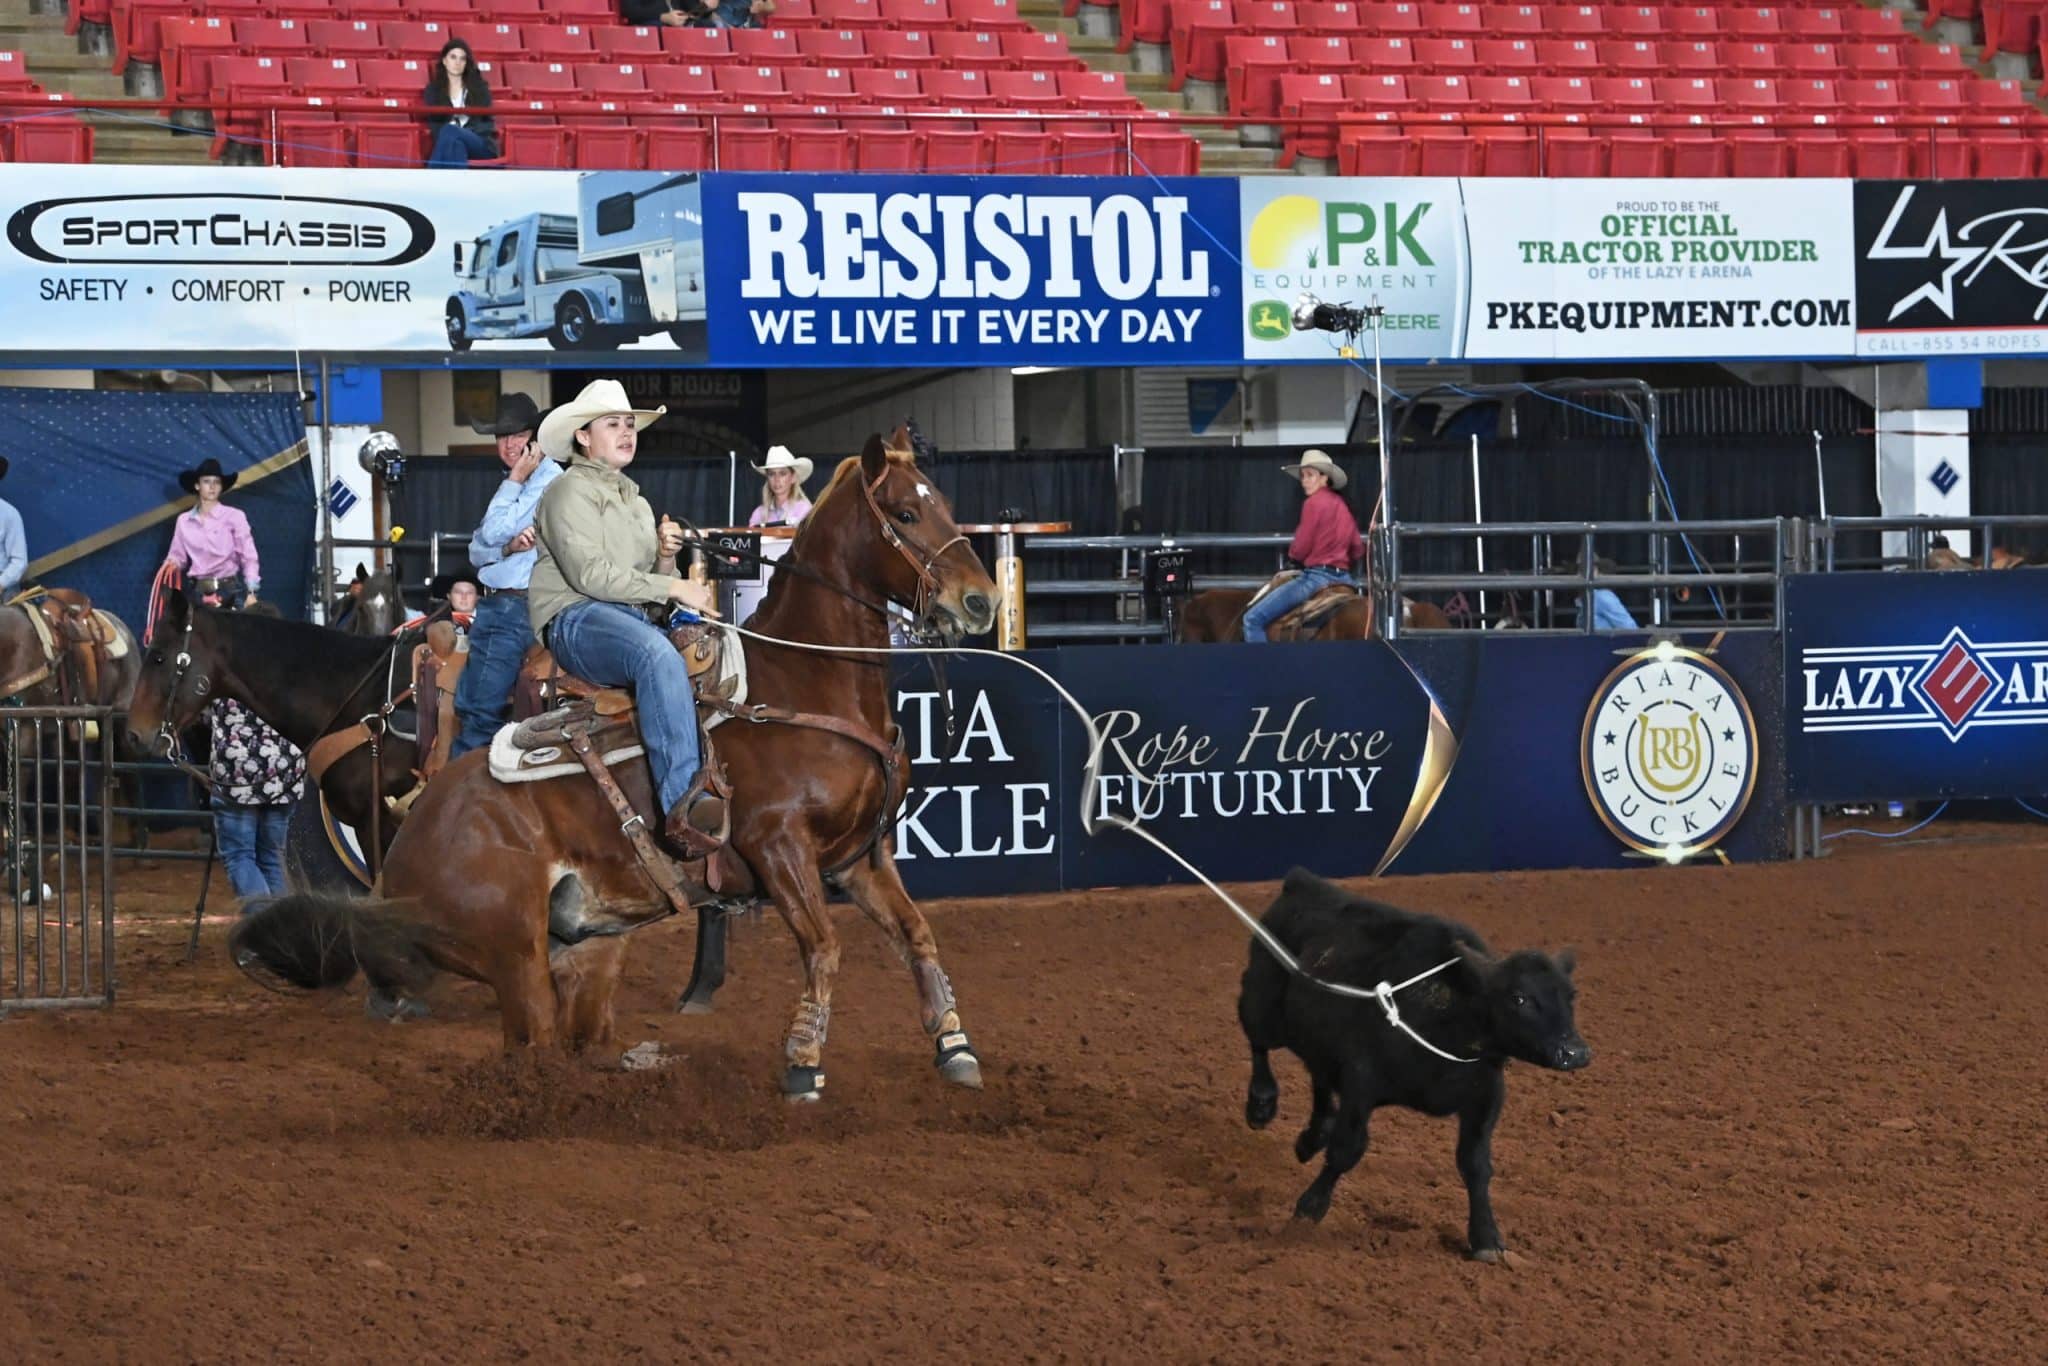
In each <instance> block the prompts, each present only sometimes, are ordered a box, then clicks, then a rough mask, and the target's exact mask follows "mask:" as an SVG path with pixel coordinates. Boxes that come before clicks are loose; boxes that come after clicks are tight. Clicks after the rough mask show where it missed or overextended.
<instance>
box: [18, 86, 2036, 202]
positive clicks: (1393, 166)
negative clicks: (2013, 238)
mask: <svg viewBox="0 0 2048 1366" xmlns="http://www.w3.org/2000/svg"><path fill="white" fill-rule="evenodd" d="M490 66H491V63H489V62H484V63H480V70H482V71H484V72H485V73H486V74H487V75H488V73H489V70H490ZM1325 96H1327V97H1325ZM1357 103H1358V102H1357V101H1355V100H1353V99H1351V98H1350V97H1348V96H1346V95H1344V94H1342V93H1341V92H1338V91H1336V90H1335V89H1334V88H1331V89H1330V90H1328V91H1319V92H1317V98H1315V99H1299V98H1297V99H1296V100H1295V101H1294V103H1292V104H1291V105H1285V106H1282V107H1280V108H1279V109H1278V111H1277V112H1275V113H1270V114H1265V113H1262V114H1255V115H1239V114H1227V113H1208V112H1202V111H1197V110H1164V109H1149V108H1138V107H1133V106H1132V105H1114V104H1107V103H1105V104H1104V105H1102V106H1097V107H1092V108H1090V107H1084V108H1080V109H1057V110H1056V109H1040V108H1025V109H1017V108H1010V109H1004V108H997V107H994V106H991V105H973V106H969V105H956V106H949V107H938V106H933V105H929V104H920V105H914V106H903V107H894V106H880V107H872V106H871V107H862V108H858V109H851V108H846V107H843V106H841V105H837V104H819V103H805V102H803V101H802V100H800V99H796V98H793V97H786V96H785V97H774V96H762V97H759V98H756V99H747V98H745V97H737V98H730V99H729V98H723V97H715V98H711V99H701V100H688V99H664V98H663V97H661V96H659V95H654V94H651V93H639V94H630V93H621V94H620V95H618V96H616V97H612V98H588V97H582V96H577V95H566V96H563V97H555V98H548V99H511V98H501V99H499V100H498V101H497V102H496V103H494V104H493V106H492V110H491V112H492V114H493V116H494V117H495V119H496V121H497V125H498V128H499V132H500V135H501V137H502V139H503V153H504V154H503V155H501V156H500V157H497V158H495V159H492V160H489V161H483V162H478V163H475V164H476V165H478V166H480V167H498V168H504V169H513V170H560V169H574V170H582V171H592V170H652V171H718V170H747V171H763V170H795V171H837V170H850V169H861V170H883V171H890V170H894V171H901V172H905V173H916V172H922V171H925V170H945V169H949V170H955V171H960V172H973V173H990V172H994V173H999V174H1000V173H1012V174H1085V175H1190V174H1195V173H1197V172H1199V170H1200V164H1199V159H1198V158H1193V157H1189V156H1188V155H1187V153H1186V150H1185V149H1184V148H1183V149H1180V150H1176V149H1173V148H1171V147H1167V148H1162V147H1159V146H1158V145H1157V144H1153V143H1148V142H1145V141H1144V138H1145V135H1146V134H1148V133H1187V134H1190V135H1192V136H1194V137H1195V138H1196V139H1197V140H1198V141H1199V140H1200V139H1201V135H1202V133H1204V132H1209V133H1211V134H1212V135H1213V134H1220V135H1223V136H1226V137H1227V136H1229V135H1232V134H1238V135H1240V140H1241V141H1242V142H1243V143H1244V144H1245V145H1254V146H1272V145H1279V146H1281V147H1283V148H1284V149H1285V151H1286V153H1287V155H1288V159H1289V162H1290V163H1292V162H1293V161H1294V160H1296V159H1306V160H1308V161H1309V162H1311V164H1330V163H1334V167H1335V169H1336V170H1337V171H1338V172H1339V173H1340V174H1344V175H1370V176H1402V175H1411V176H1412V175H1421V176H1458V175H1470V174H1473V173H1474V164H1473V163H1474V159H1475V157H1476V156H1477V155H1478V153H1477V149H1476V148H1475V147H1474V146H1473V145H1472V143H1471V141H1469V140H1474V139H1476V140H1477V141H1480V142H1484V143H1485V144H1487V152H1486V157H1487V160H1488V169H1489V173H1490V174H1515V175H1525V176H1539V177H1548V176H1569V177H1581V176H1586V175H1589V174H1600V173H1602V172H1601V170H1600V167H1601V165H1602V162H1601V161H1600V159H1599V154H1598V151H1597V150H1596V151H1593V152H1591V153H1590V154H1589V151H1588V141H1589V138H1590V137H1594V136H1600V137H1610V138H1612V139H1613V141H1614V144H1615V146H1616V147H1617V148H1621V147H1623V146H1624V145H1627V146H1630V147H1631V148H1632V150H1633V152H1634V154H1636V155H1639V156H1642V157H1644V158H1646V161H1645V164H1644V171H1643V173H1644V174H1655V171H1656V168H1658V167H1661V166H1663V165H1664V164H1665V162H1666V160H1667V159H1669V160H1671V161H1672V162H1673V163H1674V164H1673V165H1672V167H1671V170H1672V171H1673V173H1675V174H1678V175H1704V176H1726V175H1728V174H1730V171H1731V169H1733V171H1734V173H1735V174H1737V175H1758V176H1773V177H1778V176H1784V175H1786V174H1789V173H1790V169H1791V157H1792V154H1793V153H1792V147H1791V144H1790V141H1789V139H1790V137H1791V135H1793V134H1798V135H1800V137H1801V138H1802V139H1805V140H1807V141H1808V142H1811V141H1812V140H1813V139H1815V138H1816V137H1818V138H1820V139H1822V145H1821V147H1820V148H1819V149H1818V150H1817V151H1816V150H1811V149H1810V150H1809V151H1807V152H1806V153H1804V154H1803V156H1804V160H1802V164H1801V173H1802V174H1828V175H1834V176H1838V177H1843V178H1846V177H1847V176H1848V175H1849V174H1850V165H1851V155H1852V150H1851V143H1852V139H1854V137H1855V135H1858V134H1864V135H1874V136H1875V137H1876V138H1877V139H1878V140H1879V143H1880V144H1881V147H1880V150H1881V151H1883V152H1885V153H1888V154H1889V156H1890V158H1891V160H1890V162H1889V165H1888V168H1889V171H1890V172H1891V173H1893V174H1895V175H1896V176H1897V177H1900V178H1903V177H1906V176H1907V175H1909V174H1910V173H1911V171H1912V168H1913V167H1914V166H1915V165H1918V166H1920V167H1923V168H1925V169H1924V170H1923V171H1922V174H1931V175H1933V176H1935V177H1937V178H1943V177H1949V176H1961V175H1966V174H1967V173H1968V165H1969V158H1970V150H1971V146H1972V139H1973V136H1974V135H1976V134H1979V133H1985V132H2003V133H2005V134H2007V135H2008V136H2011V135H2013V134H2014V133H2015V132H2016V131H2018V132H2021V133H2024V132H2025V131H2026V130H2028V129H2029V128H2030V127H2031V121H2032V119H2033V117H2034V111H2033V110H2032V109H2031V108H2025V107H2015V108H2011V109H2002V110H1988V111H1973V112H1970V113H1952V114H1951V113H1937V114H1921V113H1905V112H1899V113H1863V112H1856V111H1849V110H1829V111H1826V112H1820V113H1815V112H1810V111H1794V110H1791V109H1784V108H1773V109H1758V110H1754V111H1743V112H1735V111H1730V110H1727V109H1715V110H1711V111H1710V110H1699V111H1691V112H1683V111H1682V112H1675V113H1674V112H1665V111H1663V110H1651V109H1643V110H1613V109H1584V110H1577V109H1574V110H1566V111H1543V112H1535V111H1531V112H1520V111H1514V110H1496V111H1483V110H1478V109H1441V108H1439V109H1432V110H1422V109H1414V108H1408V109H1360V108H1358V107H1357ZM433 112H436V111H434V110H432V109H430V108H429V107H428V106H425V105H422V104H419V103H417V102H416V101H415V100H414V99H412V98H410V97H406V98H398V97H382V96H365V95H291V94H283V93H276V92H272V91H270V90H268V89H267V88H260V87H259V88H253V89H247V90H244V91H236V92H233V93H232V95H231V97H230V98H227V99H215V100H208V101H188V102H184V103H181V104H178V105H176V106H175V107H172V108H171V109H169V110H168V117H167V111H166V108H165V105H164V102H163V101H162V100H161V99H149V98H145V99H120V100H105V99H102V100H91V101H85V100H78V99H75V98H72V97H71V96H70V95H69V94H67V93H64V92H57V93H19V92H14V93H8V94H0V121H5V122H10V123H17V124H18V123H26V122H33V121H35V120H37V119H50V118H67V117H70V116H73V115H80V116H86V117H87V122H88V125H89V126H91V125H98V126H113V127H118V126H128V127H153V128H163V129H168V130H170V131H172V132H176V133H181V134H186V135H211V136H213V137H215V138H216V139H217V140H218V143H219V154H220V157H221V159H222V161H223V163H224V164H240V165H262V164H266V163H268V164H280V165H286V166H321V167H345V166H356V167H360V168H401V167H411V166H421V165H424V164H425V161H424V158H423V156H421V155H420V154H419V153H418V152H414V151H411V150H410V149H409V148H408V147H407V144H406V142H405V140H404V138H403V137H402V136H401V137H399V138H397V139H391V138H388V137H383V138H380V139H379V140H378V142H377V143H376V150H365V149H364V148H363V147H360V146H355V147H353V148H352V146H351V143H352V142H353V139H352V138H351V136H350V126H351V121H357V122H369V123H374V124H379V125H381V126H382V129H383V130H384V131H385V132H388V131H389V130H390V128H391V127H392V125H393V124H394V123H411V122H417V123H418V124H419V126H420V127H421V128H422V129H423V128H424V126H425V125H424V120H425V119H426V117H427V116H428V115H429V114H430V113H433ZM793 120H800V121H802V122H801V124H799V130H800V131H802V132H803V133H805V134H806V136H805V137H804V138H803V139H802V140H801V141H799V140H796V139H792V138H790V137H789V136H788V132H787V125H788V124H789V123H790V122H791V121H793ZM828 125H829V126H828ZM969 128H972V129H975V130H977V131H980V132H983V133H986V134H989V135H991V136H992V137H996V138H1000V137H1001V136H1002V135H1003V134H1004V132H1005V130H1007V129H1014V130H1016V131H1017V132H1021V133H1036V132H1040V131H1044V132H1048V133H1073V134H1089V133H1097V132H1100V133H1104V134H1106V136H1105V137H1103V138H1098V139H1095V140H1092V141H1089V142H1087V143H1085V144H1077V145H1073V146H1066V145H1061V146H1057V147H1044V146H1039V147H1035V148H1032V147H1029V146H1028V144H1027V145H1026V148H1025V154H1024V155H1018V154H1016V153H1014V152H1011V151H1008V150H1005V147H1004V145H1003V144H1002V143H1000V142H996V143H992V144H991V145H990V147H989V148H987V149H985V150H984V151H983V152H981V153H979V154H977V155H976V156H974V157H970V158H968V160H967V161H966V162H965V163H964V164H960V165H957V166H948V167H943V168H942V167H938V166H935V165H932V164H930V163H929V162H928V161H927V158H926V155H925V152H924V149H923V146H922V144H923V142H924V140H925V139H924V136H923V135H925V134H930V133H944V132H949V131H955V130H965V129H969ZM835 129H836V131H839V132H841V133H843V134H844V140H843V142H842V144H840V145H838V146H832V145H830V139H829V138H827V139H826V140H825V141H824V142H823V143H821V142H820V141H819V140H818V139H817V138H815V137H814V136H811V135H813V134H816V133H819V132H824V133H828V134H829V133H830V132H832V131H835ZM862 131H872V132H897V133H908V134H910V135H911V138H910V144H909V145H908V146H898V147H897V148H895V149H894V150H893V151H892V152H890V153H888V154H887V159H888V162H889V164H887V165H874V164H871V161H870V159H869V158H868V157H866V156H864V155H862V154H861V153H860V152H859V151H858V150H857V149H856V147H855V145H854V143H855V140H856V138H857V135H858V134H859V133H860V132H862ZM571 134H575V135H577V136H576V137H575V138H574V144H575V153H574V160H573V164H572V162H571V159H570V155H569V153H568V143H569V140H570V135H571ZM1745 134H1746V135H1747V137H1746V138H1745V137H1744V136H1743V135H1745ZM586 135H587V136H586ZM1614 135H1619V136H1618V137H1615V136H1614ZM1830 135H1833V137H1832V141H1829V140H1828V139H1829V138H1830ZM1845 135H1846V136H1845ZM418 141H419V143H420V145H421V150H422V151H423V150H424V134H423V133H422V135H421V137H420V138H419V139H418ZM1141 144H1142V145H1141ZM948 155H951V153H948ZM1589 155H1590V156H1591V158H1592V159H1591V160H1590V162H1589V160H1588V158H1589ZM1731 155H1732V156H1735V157H1737V158H1739V159H1738V160H1737V161H1735V162H1732V163H1731V162H1730V160H1729V157H1730V156H1731ZM1863 155H1864V159H1865V162H1866V165H1865V166H1864V174H1865V175H1866V176H1867V175H1871V174H1877V173H1878V172H1874V171H1872V170H1870V169H1869V164H1868V163H1869V162H1870V161H1871V156H1870V153H1869V151H1868V150H1866V151H1865V152H1864V154H1863ZM1155 161H1156V162H1157V163H1158V164H1154V163H1155ZM899 162H900V163H901V164H898V163H899ZM1190 163H1192V164H1190ZM1810 168H1811V169H1810ZM1618 173H1619V172H1617V174H1618Z"/></svg>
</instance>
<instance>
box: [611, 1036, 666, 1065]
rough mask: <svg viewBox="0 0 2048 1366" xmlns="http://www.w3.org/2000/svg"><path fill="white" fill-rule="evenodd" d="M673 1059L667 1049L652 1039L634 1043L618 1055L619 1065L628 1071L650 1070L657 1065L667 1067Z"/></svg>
mask: <svg viewBox="0 0 2048 1366" xmlns="http://www.w3.org/2000/svg"><path fill="white" fill-rule="evenodd" d="M674 1061H675V1059H674V1058H672V1057H670V1056H669V1052H668V1050H667V1049H666V1048H663V1047H662V1046H661V1045H660V1044H659V1043H656V1042H655V1041H654V1040H652V1039H649V1040H647V1041H646V1042H645V1043H637V1044H634V1045H633V1046H632V1047H631V1048H629V1049H627V1050H626V1051H625V1052H624V1053H621V1054H620V1055H619V1066H620V1067H622V1068H623V1069H625V1070H626V1071H628V1072H651V1071H653V1070H654V1069H656V1068H659V1067H667V1066H669V1065H670V1064H671V1063H673V1062H674Z"/></svg>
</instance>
